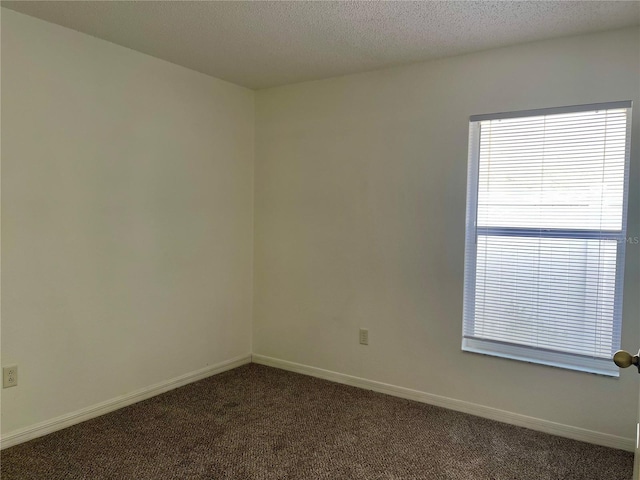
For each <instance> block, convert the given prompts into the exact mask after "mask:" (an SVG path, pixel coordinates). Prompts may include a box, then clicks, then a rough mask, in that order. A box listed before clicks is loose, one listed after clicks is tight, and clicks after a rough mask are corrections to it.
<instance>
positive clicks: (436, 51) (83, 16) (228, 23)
mask: <svg viewBox="0 0 640 480" xmlns="http://www.w3.org/2000/svg"><path fill="white" fill-rule="evenodd" d="M2 6H3V7H7V8H10V9H12V10H16V11H18V12H22V13H26V14H28V15H32V16H34V17H39V18H41V19H44V20H47V21H49V22H53V23H57V24H60V25H63V26H65V27H69V28H72V29H75V30H78V31H81V32H84V33H88V34H89V35H93V36H95V37H98V38H102V39H105V40H109V41H111V42H113V43H116V44H119V45H123V46H125V47H129V48H132V49H134V50H138V51H140V52H144V53H147V54H149V55H153V56H155V57H158V58H162V59H165V60H168V61H170V62H173V63H176V64H179V65H183V66H185V67H188V68H191V69H193V70H197V71H200V72H203V73H207V74H209V75H212V76H214V77H217V78H221V79H224V80H228V81H229V82H233V83H236V84H239V85H244V86H246V87H250V88H265V87H270V86H275V85H283V84H288V83H295V82H300V81H305V80H313V79H320V78H327V77H333V76H338V75H345V74H348V73H355V72H362V71H367V70H374V69H378V68H383V67H387V66H391V65H398V64H405V63H411V62H417V61H423V60H429V59H434V58H440V57H446V56H451V55H458V54H461V53H468V52H473V51H478V50H484V49H488V48H494V47H499V46H506V45H513V44H517V43H523V42H529V41H532V40H541V39H546V38H554V37H560V36H568V35H576V34H580V33H587V32H595V31H600V30H609V29H614V28H621V27H625V26H631V25H639V24H640V2H639V1H629V2H618V1H541V2H538V1H497V2H494V1H466V2H454V1H439V2H435V1H420V2H405V1H391V2H382V1H374V2H370V1H343V2H318V1H294V2H288V1H278V2H271V1H258V2H241V1H228V2H213V1H199V2H190V1H136V2H130V1H125V2H95V1H68V2H67V1H64V2H59V1H23V2H20V1H3V2H2Z"/></svg>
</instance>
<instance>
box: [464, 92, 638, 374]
mask: <svg viewBox="0 0 640 480" xmlns="http://www.w3.org/2000/svg"><path fill="white" fill-rule="evenodd" d="M632 107H633V102H632V101H618V102H607V103H595V104H586V105H572V106H565V107H553V108H544V109H535V110H522V111H515V112H502V113H494V114H483V115H472V116H470V117H469V150H468V152H469V158H468V167H467V201H466V203H467V205H466V229H465V264H464V304H463V322H462V323H463V325H462V350H463V351H466V352H472V353H480V354H484V355H491V356H496V357H502V358H508V359H512V360H520V361H524V362H530V363H537V364H542V365H548V366H553V367H560V368H565V369H569V370H577V371H582V372H588V373H595V374H600V375H605V376H612V377H618V376H619V369H618V368H617V367H616V366H615V365H614V364H613V362H612V361H611V359H606V361H605V360H604V359H602V358H596V357H592V356H585V355H580V354H572V353H565V352H561V351H556V350H552V349H545V348H540V347H534V346H525V345H516V344H513V343H509V342H501V341H498V340H491V339H478V338H474V337H472V336H468V335H466V333H465V332H466V331H467V327H468V322H471V324H472V325H473V326H475V304H476V272H477V245H478V236H479V235H487V236H488V235H499V236H514V237H515V236H519V237H523V236H532V237H536V238H541V237H542V238H567V239H602V238H603V237H606V238H607V239H610V240H615V241H616V242H617V251H616V274H615V290H614V311H613V321H614V330H613V335H612V343H613V345H614V347H615V346H617V348H620V347H619V346H620V333H621V326H622V295H623V281H624V264H625V246H626V239H627V209H628V201H629V168H630V153H631V148H630V143H631V131H632V130H631V116H632ZM621 108H626V109H627V112H626V131H625V133H626V139H625V165H624V185H623V193H622V195H623V199H622V202H623V203H622V224H621V229H620V230H619V231H618V230H615V231H614V230H584V229H575V228H573V229H572V228H561V229H558V228H552V229H540V228H520V227H500V226H491V227H478V226H477V215H478V194H479V177H480V147H481V123H480V122H482V121H486V120H498V119H507V118H508V119H511V118H522V117H537V116H542V115H553V114H565V113H572V112H588V111H595V110H610V109H621ZM617 348H616V349H617ZM612 353H613V352H612Z"/></svg>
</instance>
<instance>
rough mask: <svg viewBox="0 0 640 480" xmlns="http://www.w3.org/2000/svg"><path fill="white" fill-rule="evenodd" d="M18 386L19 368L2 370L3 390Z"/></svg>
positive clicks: (13, 367)
mask: <svg viewBox="0 0 640 480" xmlns="http://www.w3.org/2000/svg"><path fill="white" fill-rule="evenodd" d="M16 385H18V366H17V365H11V366H10V367H3V368H2V388H9V387H15V386H16Z"/></svg>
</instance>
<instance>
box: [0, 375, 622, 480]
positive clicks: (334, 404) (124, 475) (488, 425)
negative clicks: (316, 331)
mask: <svg viewBox="0 0 640 480" xmlns="http://www.w3.org/2000/svg"><path fill="white" fill-rule="evenodd" d="M0 460H1V465H2V479H3V480H12V479H20V480H28V479H38V480H43V479H47V480H48V479H65V480H73V479H105V480H106V479H109V480H117V479H135V480H143V479H265V480H266V479H332V480H334V479H366V480H373V479H394V480H399V479H429V480H441V479H442V480H445V479H446V480H454V479H455V480H458V479H460V480H486V479H492V480H519V479H527V480H532V479H535V480H550V479H554V480H555V479H562V480H578V479H581V480H599V479H602V480H629V479H630V478H631V471H632V466H633V455H632V454H631V453H628V452H623V451H619V450H614V449H610V448H604V447H598V446H595V445H590V444H586V443H581V442H577V441H573V440H567V439H563V438H559V437H554V436H551V435H547V434H543V433H538V432H534V431H530V430H527V429H524V428H519V427H513V426H510V425H505V424H502V423H498V422H493V421H490V420H485V419H481V418H477V417H473V416H470V415H466V414H462V413H458V412H453V411H449V410H445V409H442V408H437V407H432V406H429V405H425V404H421V403H417V402H413V401H409V400H403V399H399V398H395V397H390V396H387V395H383V394H379V393H374V392H370V391H367V390H361V389H358V388H354V387H348V386H344V385H339V384H336V383H332V382H328V381H325V380H319V379H316V378H312V377H307V376H303V375H298V374H294V373H290V372H285V371H282V370H277V369H274V368H269V367H264V366H260V365H255V364H251V365H246V366H243V367H240V368H237V369H235V370H232V371H229V372H225V373H223V374H220V375H217V376H215V377H210V378H208V379H205V380H202V381H200V382H197V383H193V384H190V385H187V386H185V387H182V388H179V389H177V390H173V391H171V392H168V393H165V394H163V395H160V396H157V397H154V398H152V399H149V400H146V401H144V402H140V403H138V404H135V405H132V406H130V407H127V408H124V409H121V410H118V411H116V412H113V413H110V414H108V415H104V416H102V417H99V418H96V419H93V420H89V421H87V422H84V423H82V424H79V425H75V426H73V427H70V428H67V429H65V430H61V431H59V432H56V433H53V434H51V435H48V436H46V437H42V438H39V439H36V440H32V441H30V442H28V443H24V444H22V445H18V446H15V447H12V448H10V449H7V450H5V451H3V452H2V456H1V459H0Z"/></svg>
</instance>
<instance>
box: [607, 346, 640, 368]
mask: <svg viewBox="0 0 640 480" xmlns="http://www.w3.org/2000/svg"><path fill="white" fill-rule="evenodd" d="M638 355H640V352H638ZM638 355H631V354H630V353H629V352H627V351H625V350H618V351H617V352H616V353H614V354H613V362H614V363H615V364H616V365H617V366H619V367H620V368H627V367H630V366H631V365H635V366H636V367H638V373H640V361H639V360H640V359H639V357H638Z"/></svg>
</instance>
